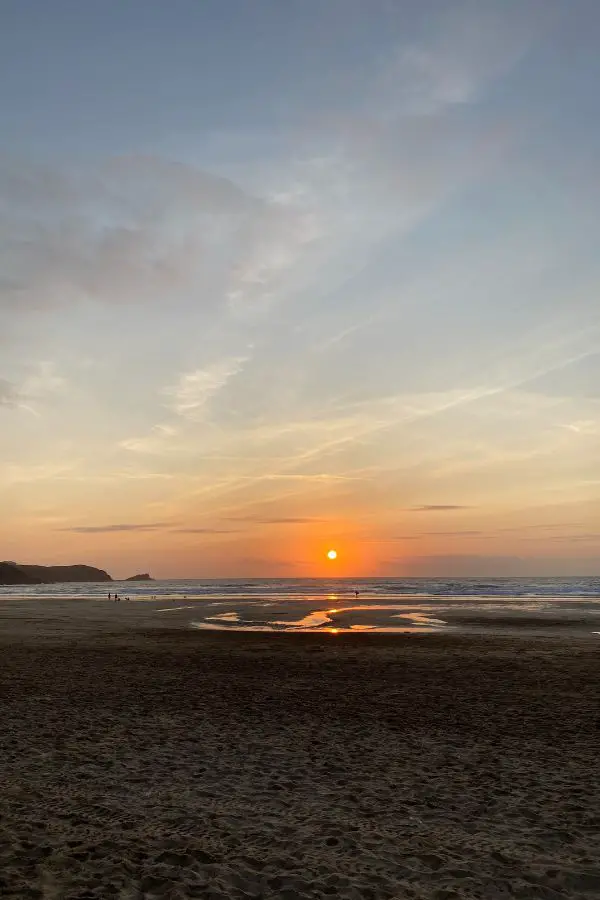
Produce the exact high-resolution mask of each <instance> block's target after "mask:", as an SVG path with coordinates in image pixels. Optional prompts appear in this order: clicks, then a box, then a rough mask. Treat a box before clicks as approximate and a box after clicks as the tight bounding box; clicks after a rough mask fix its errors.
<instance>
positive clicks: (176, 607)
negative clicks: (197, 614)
mask: <svg viewBox="0 0 600 900" xmlns="http://www.w3.org/2000/svg"><path fill="white" fill-rule="evenodd" d="M193 608H194V607H193V606H166V607H165V608H164V609H155V610H154V612H177V610H178V609H193Z"/></svg>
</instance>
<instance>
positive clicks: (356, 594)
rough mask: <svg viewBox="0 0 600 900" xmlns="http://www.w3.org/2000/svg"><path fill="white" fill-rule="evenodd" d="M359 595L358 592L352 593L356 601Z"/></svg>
mask: <svg viewBox="0 0 600 900" xmlns="http://www.w3.org/2000/svg"><path fill="white" fill-rule="evenodd" d="M359 593H360V592H359V591H354V596H355V597H356V599H357V600H358V595H359Z"/></svg>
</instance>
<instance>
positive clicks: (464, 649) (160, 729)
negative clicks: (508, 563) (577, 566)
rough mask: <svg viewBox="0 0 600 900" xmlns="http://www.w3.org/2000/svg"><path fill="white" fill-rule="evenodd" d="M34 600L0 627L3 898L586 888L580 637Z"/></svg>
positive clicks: (590, 849) (477, 894) (591, 764)
mask: <svg viewBox="0 0 600 900" xmlns="http://www.w3.org/2000/svg"><path fill="white" fill-rule="evenodd" d="M36 606H39V604H36ZM30 609H32V607H30ZM46 609H47V612H46V614H45V616H44V617H42V616H38V617H37V618H36V616H35V615H34V614H33V612H32V613H31V614H30V615H29V617H24V616H23V614H22V613H19V612H18V611H16V610H15V608H14V606H13V607H12V612H11V611H10V608H9V607H8V606H5V607H4V610H3V612H2V615H1V617H0V710H1V712H0V758H1V759H2V767H1V769H0V813H1V817H0V895H1V896H2V897H3V898H4V897H6V898H25V897H27V898H38V897H39V898H56V900H57V898H61V900H62V898H65V900H67V898H72V900H75V898H77V900H84V898H120V900H133V898H149V900H150V898H181V900H183V898H203V897H206V898H215V900H216V898H232V900H233V898H239V900H242V898H282V900H296V898H298V900H300V898H328V897H342V898H348V900H363V898H365V900H379V898H390V900H391V898H404V897H410V898H435V900H450V898H455V897H461V898H462V897H464V898H486V900H488V898H490V900H493V898H507V897H515V898H524V900H526V898H548V900H552V898H557V900H558V898H579V897H581V898H584V897H585V898H590V897H594V896H598V895H600V862H599V861H598V847H599V840H600V780H599V779H598V778H597V777H596V772H597V764H598V750H599V747H600V703H599V699H600V696H599V690H598V684H599V675H600V656H599V654H598V645H597V640H576V639H573V640H570V641H557V640H555V639H552V638H533V637H527V636H524V637H522V638H520V639H515V638H513V637H485V636H477V637H472V636H456V635H435V634H431V635H424V636H423V635H411V636H406V637H403V636H386V635H348V634H344V635H325V634H314V635H310V634H307V635H302V634H279V635H278V634H269V635H261V634H235V633H234V634H227V633H211V632H200V631H192V630H190V629H181V628H177V627H168V626H169V623H168V622H167V618H168V617H167V616H166V615H165V617H162V618H161V617H159V616H154V618H153V619H152V625H153V627H152V628H151V629H150V628H149V627H147V625H148V622H150V618H148V622H145V621H144V620H143V619H142V620H140V619H137V620H136V621H135V622H134V621H133V619H131V618H129V617H132V616H134V615H139V614H138V613H135V612H133V611H132V610H131V609H130V608H128V607H127V605H126V604H122V606H121V608H119V607H118V605H117V606H114V607H112V608H111V609H110V610H109V609H107V607H106V605H99V606H98V607H97V610H96V612H95V613H93V614H92V613H90V614H89V615H86V616H83V615H81V616H80V619H79V620H78V619H77V617H76V616H73V617H71V618H69V616H68V614H67V613H65V612H64V611H63V612H62V613H60V614H58V613H56V612H54V613H53V612H52V611H51V610H50V608H49V607H47V608H46ZM94 615H96V617H97V618H96V620H94V619H93V616H94ZM174 615H176V614H174ZM68 622H70V627H67V623H68ZM134 626H135V627H134Z"/></svg>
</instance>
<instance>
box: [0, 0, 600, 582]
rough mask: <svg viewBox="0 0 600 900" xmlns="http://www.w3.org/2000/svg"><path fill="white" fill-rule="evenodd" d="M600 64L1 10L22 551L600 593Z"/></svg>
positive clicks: (178, 16)
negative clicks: (516, 583) (579, 585)
mask: <svg viewBox="0 0 600 900" xmlns="http://www.w3.org/2000/svg"><path fill="white" fill-rule="evenodd" d="M599 39H600V7H599V6H598V4H597V2H596V0H569V2H565V0H287V2H285V3H282V2H280V0H254V2H252V3H248V2H247V0H203V2H201V3H199V2H197V0H171V2H169V3H165V2H163V0H143V2H142V0H89V2H86V3H82V2H81V0H52V3H48V2H46V0H1V2H0V115H1V122H2V141H1V144H0V510H1V513H0V558H4V559H10V560H16V561H18V562H23V563H25V562H29V563H33V562H35V563H46V564H61V563H76V562H77V563H88V564H91V565H97V566H100V567H101V568H104V569H107V570H108V571H109V572H111V573H112V574H113V575H115V576H128V575H132V574H134V573H136V572H147V571H148V572H151V573H152V574H153V575H154V576H156V577H246V576H248V577H250V576H257V577H266V576H273V577H309V576H324V575H335V576H361V575H362V576H369V575H372V576H387V577H391V576H403V575H406V576H408V575H413V576H415V575H419V576H456V577H460V576H466V575H473V576H486V575H487V576H493V575H496V576H502V575H515V576H519V575H579V574H581V575H585V574H599V573H600V553H599V548H600V302H599V289H600V252H599V250H600V246H599V242H600V237H599V235H600V229H599V225H600V221H599V220H600V212H599V210H600V188H599V185H600V180H599V179H598V159H599V158H600V156H599V153H600V124H599V123H600V115H599V113H600V99H599V96H600V95H599V94H598V89H597V86H598V84H599V83H600V57H599V55H598V53H597V47H598V41H599ZM330 548H335V549H337V551H338V558H337V560H336V561H335V562H331V561H328V560H327V558H326V552H327V550H328V549H330Z"/></svg>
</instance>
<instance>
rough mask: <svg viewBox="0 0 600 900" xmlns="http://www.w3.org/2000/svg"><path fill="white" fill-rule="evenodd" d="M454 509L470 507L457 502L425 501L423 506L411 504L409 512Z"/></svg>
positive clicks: (449, 510) (450, 510)
mask: <svg viewBox="0 0 600 900" xmlns="http://www.w3.org/2000/svg"><path fill="white" fill-rule="evenodd" d="M455 509H472V507H471V506H463V505H462V504H459V503H427V504H425V505H424V506H413V507H411V509H410V512H452V510H455Z"/></svg>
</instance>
